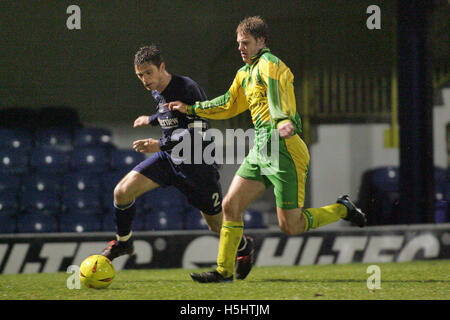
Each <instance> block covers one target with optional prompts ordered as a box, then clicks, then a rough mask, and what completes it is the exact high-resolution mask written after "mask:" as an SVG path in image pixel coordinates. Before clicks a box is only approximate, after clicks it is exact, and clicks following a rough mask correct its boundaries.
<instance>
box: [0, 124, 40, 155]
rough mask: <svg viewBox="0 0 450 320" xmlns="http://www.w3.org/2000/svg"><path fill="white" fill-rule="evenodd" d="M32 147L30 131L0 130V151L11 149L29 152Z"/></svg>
mask: <svg viewBox="0 0 450 320" xmlns="http://www.w3.org/2000/svg"><path fill="white" fill-rule="evenodd" d="M32 147H33V138H32V135H31V133H30V131H28V130H25V129H13V128H10V129H0V149H3V148H12V149H21V150H25V151H29V150H30V149H31V148H32Z"/></svg>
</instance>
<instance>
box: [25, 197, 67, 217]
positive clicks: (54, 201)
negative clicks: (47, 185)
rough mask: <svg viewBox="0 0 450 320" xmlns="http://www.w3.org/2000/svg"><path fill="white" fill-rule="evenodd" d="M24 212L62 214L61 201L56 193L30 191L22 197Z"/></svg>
mask: <svg viewBox="0 0 450 320" xmlns="http://www.w3.org/2000/svg"><path fill="white" fill-rule="evenodd" d="M20 205H21V208H22V210H24V211H26V212H27V213H29V214H34V213H44V214H60V213H61V210H62V208H61V200H60V197H59V195H58V194H57V193H56V192H41V191H30V192H24V193H23V194H22V195H21V202H20Z"/></svg>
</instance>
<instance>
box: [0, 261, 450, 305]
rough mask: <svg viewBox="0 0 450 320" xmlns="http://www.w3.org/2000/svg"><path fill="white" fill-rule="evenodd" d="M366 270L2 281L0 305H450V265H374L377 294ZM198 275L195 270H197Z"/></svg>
mask: <svg viewBox="0 0 450 320" xmlns="http://www.w3.org/2000/svg"><path fill="white" fill-rule="evenodd" d="M368 266H369V264H347V265H313V266H289V267H284V266H283V267H281V266H277V267H255V268H254V269H253V270H252V273H251V274H250V275H249V276H248V278H247V279H246V280H244V281H237V280H235V281H234V282H233V283H221V284H199V283H194V282H193V281H192V280H191V279H190V277H189V272H190V271H192V270H186V269H165V270H154V269H150V270H122V271H118V272H117V273H116V278H115V279H114V281H113V283H112V284H111V286H110V287H109V288H107V289H103V290H95V289H87V288H84V287H82V288H81V289H79V290H77V289H72V290H70V289H68V288H67V286H66V280H67V278H68V276H69V274H67V273H57V274H18V275H0V300H9V299H16V300H17V299H27V300H31V299H40V300H44V299H52V300H58V299H64V300H76V299H81V300H86V299H88V300H92V299H108V300H109V299H121V300H126V299H133V300H139V299H157V300H179V299H182V300H229V299H232V300H255V299H256V300H265V299H270V300H271V299H275V300H285V299H286V300H296V299H306V300H323V299H333V300H340V299H346V300H353V299H358V300H371V299H382V300H389V299H400V300H404V299H408V300H411V299H412V300H415V299H420V300H427V299H433V300H442V299H445V300H448V299H449V298H450V260H433V261H414V262H408V263H385V264H378V266H379V267H380V269H381V289H373V290H369V289H368V288H367V278H368V277H369V276H370V274H367V273H366V271H367V267H368ZM196 271H198V270H196Z"/></svg>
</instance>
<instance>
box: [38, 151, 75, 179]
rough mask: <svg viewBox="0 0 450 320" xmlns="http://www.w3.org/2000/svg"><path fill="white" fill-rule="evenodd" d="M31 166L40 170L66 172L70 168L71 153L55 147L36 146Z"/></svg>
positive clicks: (55, 172)
mask: <svg viewBox="0 0 450 320" xmlns="http://www.w3.org/2000/svg"><path fill="white" fill-rule="evenodd" d="M30 165H31V168H32V169H33V170H35V171H40V172H51V173H54V174H59V173H65V172H67V171H68V170H69V168H70V154H69V153H68V152H65V151H61V150H56V149H53V148H48V147H42V148H35V149H33V150H32V152H31V158H30Z"/></svg>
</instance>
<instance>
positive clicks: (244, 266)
mask: <svg viewBox="0 0 450 320" xmlns="http://www.w3.org/2000/svg"><path fill="white" fill-rule="evenodd" d="M241 242H243V244H242V248H238V253H237V257H236V266H235V274H236V279H237V280H244V279H245V278H246V277H247V275H248V274H249V273H250V270H251V269H252V267H253V263H254V259H255V257H254V256H255V241H254V240H253V238H252V237H249V236H243V237H242V241H241Z"/></svg>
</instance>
